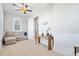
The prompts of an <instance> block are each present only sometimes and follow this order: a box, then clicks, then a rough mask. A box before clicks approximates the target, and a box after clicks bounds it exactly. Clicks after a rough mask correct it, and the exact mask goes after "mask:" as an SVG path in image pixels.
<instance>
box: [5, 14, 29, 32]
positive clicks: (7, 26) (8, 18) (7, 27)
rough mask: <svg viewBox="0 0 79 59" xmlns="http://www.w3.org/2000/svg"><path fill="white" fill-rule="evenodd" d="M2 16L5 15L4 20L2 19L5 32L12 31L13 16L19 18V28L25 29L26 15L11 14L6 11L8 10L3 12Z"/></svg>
mask: <svg viewBox="0 0 79 59" xmlns="http://www.w3.org/2000/svg"><path fill="white" fill-rule="evenodd" d="M4 16H5V20H4V25H5V27H4V29H5V32H6V31H13V19H14V17H16V18H20V19H21V30H22V31H23V32H24V31H27V25H28V21H27V17H23V16H19V15H17V14H12V13H8V12H5V15H4Z"/></svg>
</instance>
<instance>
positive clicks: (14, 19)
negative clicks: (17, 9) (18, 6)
mask: <svg viewBox="0 0 79 59" xmlns="http://www.w3.org/2000/svg"><path fill="white" fill-rule="evenodd" d="M16 20H19V21H20V30H15V29H14V24H15V21H16ZM13 31H14V32H20V31H21V19H20V18H16V17H14V18H13Z"/></svg>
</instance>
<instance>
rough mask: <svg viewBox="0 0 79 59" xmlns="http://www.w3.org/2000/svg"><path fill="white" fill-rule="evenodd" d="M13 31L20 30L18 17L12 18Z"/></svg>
mask: <svg viewBox="0 0 79 59" xmlns="http://www.w3.org/2000/svg"><path fill="white" fill-rule="evenodd" d="M13 31H21V20H20V19H19V18H14V19H13Z"/></svg>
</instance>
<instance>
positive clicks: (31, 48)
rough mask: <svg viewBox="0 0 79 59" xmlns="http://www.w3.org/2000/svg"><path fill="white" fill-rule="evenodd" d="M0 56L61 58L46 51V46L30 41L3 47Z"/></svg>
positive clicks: (52, 51) (52, 52)
mask: <svg viewBox="0 0 79 59" xmlns="http://www.w3.org/2000/svg"><path fill="white" fill-rule="evenodd" d="M0 55H1V56H62V55H61V54H59V53H57V52H55V51H54V50H51V51H49V50H47V47H46V46H43V45H41V44H35V43H34V42H33V41H31V40H23V41H18V42H17V43H16V44H12V45H8V46H3V47H2V49H1V50H0Z"/></svg>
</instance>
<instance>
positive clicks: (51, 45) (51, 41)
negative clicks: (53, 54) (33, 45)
mask: <svg viewBox="0 0 79 59" xmlns="http://www.w3.org/2000/svg"><path fill="white" fill-rule="evenodd" d="M41 37H43V38H45V39H46V40H48V50H52V47H53V46H54V38H53V37H50V36H38V43H40V40H41Z"/></svg>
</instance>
